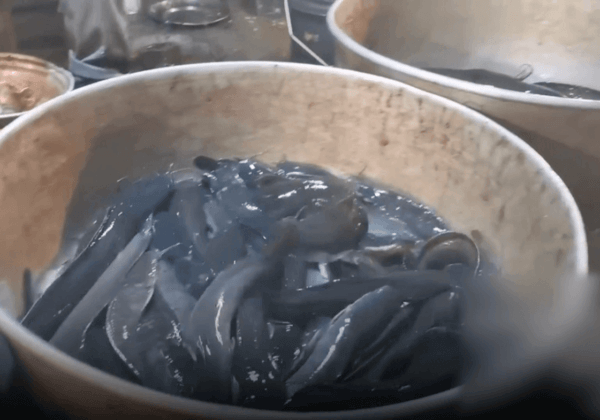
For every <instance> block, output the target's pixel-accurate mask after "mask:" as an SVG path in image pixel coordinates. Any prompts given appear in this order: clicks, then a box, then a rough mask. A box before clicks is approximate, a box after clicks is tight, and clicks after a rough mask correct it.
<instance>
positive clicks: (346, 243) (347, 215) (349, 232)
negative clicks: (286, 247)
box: [279, 195, 368, 253]
mask: <svg viewBox="0 0 600 420" xmlns="http://www.w3.org/2000/svg"><path fill="white" fill-rule="evenodd" d="M279 223H280V224H287V225H289V226H293V227H294V228H295V229H296V230H297V231H298V242H299V243H298V248H299V249H300V250H311V251H327V252H330V253H336V252H341V251H344V250H347V249H351V248H353V247H356V246H357V245H358V243H359V242H360V240H361V239H362V237H363V236H364V235H365V234H366V232H367V229H368V222H367V215H366V212H365V210H364V209H363V207H362V206H361V205H359V202H358V200H357V199H356V197H355V196H353V195H350V196H348V197H346V198H344V199H342V200H340V201H338V202H337V203H335V204H334V205H332V206H327V207H324V208H323V209H321V211H315V212H313V213H310V214H308V215H307V216H306V217H305V218H303V219H300V220H298V219H297V218H295V217H286V218H284V219H282V220H281V221H280V222H279Z"/></svg>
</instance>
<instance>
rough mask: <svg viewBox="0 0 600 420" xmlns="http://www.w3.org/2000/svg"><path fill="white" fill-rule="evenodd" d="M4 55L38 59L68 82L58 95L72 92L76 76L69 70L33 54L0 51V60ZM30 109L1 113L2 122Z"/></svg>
mask: <svg viewBox="0 0 600 420" xmlns="http://www.w3.org/2000/svg"><path fill="white" fill-rule="evenodd" d="M4 57H14V58H16V59H17V60H30V61H31V60H35V61H38V62H39V63H40V64H44V65H45V66H46V68H47V69H48V70H49V71H50V73H53V74H54V75H55V76H58V77H59V78H62V79H64V81H66V82H67V87H66V89H65V90H64V91H63V92H61V93H59V94H58V95H57V96H62V95H64V94H65V93H68V92H71V91H72V90H73V88H74V86H75V78H74V77H73V75H72V74H71V73H70V72H69V71H68V70H65V69H63V68H61V67H58V66H57V65H55V64H53V63H51V62H49V61H46V60H43V59H41V58H38V57H34V56H31V55H25V54H16V53H5V52H0V60H1V59H3V58H4ZM40 105H41V104H40ZM38 106H39V105H38ZM35 108H37V107H35ZM35 108H34V109H35ZM30 111H31V110H29V111H22V112H13V113H12V114H0V123H1V122H3V121H4V122H6V121H10V120H14V119H15V118H17V117H20V116H21V115H23V114H25V113H26V112H30Z"/></svg>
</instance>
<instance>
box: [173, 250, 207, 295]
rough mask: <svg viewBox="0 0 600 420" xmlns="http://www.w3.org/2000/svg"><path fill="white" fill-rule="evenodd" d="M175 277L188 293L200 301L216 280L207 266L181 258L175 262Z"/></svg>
mask: <svg viewBox="0 0 600 420" xmlns="http://www.w3.org/2000/svg"><path fill="white" fill-rule="evenodd" d="M173 268H174V270H175V275H176V277H177V280H178V281H179V283H181V284H182V285H183V287H184V289H185V291H186V292H187V293H189V294H190V295H191V296H192V297H193V298H194V299H195V300H198V299H200V296H202V294H203V293H204V291H205V290H206V288H207V287H208V286H209V285H210V283H211V282H212V281H213V280H214V278H215V275H214V274H212V273H211V272H210V269H209V268H208V267H207V265H206V264H204V263H203V262H202V263H199V262H197V261H194V260H192V259H188V258H179V259H177V260H175V261H174V262H173Z"/></svg>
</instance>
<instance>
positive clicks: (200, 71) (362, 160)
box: [0, 63, 587, 414]
mask: <svg viewBox="0 0 600 420" xmlns="http://www.w3.org/2000/svg"><path fill="white" fill-rule="evenodd" d="M199 154H203V155H206V156H210V157H213V158H224V157H225V158H229V157H240V158H243V157H253V156H256V158H257V159H259V160H262V161H265V162H267V163H276V162H279V161H282V160H286V159H287V160H293V161H298V162H306V163H312V164H317V165H321V166H324V167H327V168H330V169H332V170H334V171H336V172H338V173H340V174H346V175H352V176H357V175H360V176H363V177H366V178H369V179H374V180H377V181H379V182H380V183H382V184H383V185H385V186H388V187H391V188H392V189H394V190H397V191H399V192H404V193H406V194H407V195H409V196H411V197H413V198H415V199H416V200H418V201H420V202H421V203H423V204H425V205H428V206H430V207H431V208H433V209H434V210H435V211H436V212H437V214H438V215H439V216H441V217H442V218H444V219H445V220H447V221H448V222H449V224H450V226H451V227H452V228H453V229H455V230H458V231H461V232H464V233H466V234H468V235H469V236H471V237H472V238H473V239H474V240H475V241H476V243H478V244H479V245H480V247H481V248H482V250H483V251H484V253H485V254H486V255H488V256H493V257H494V262H496V264H497V265H499V266H500V267H501V269H502V272H503V280H504V281H505V282H506V283H507V284H509V285H510V286H511V287H512V291H513V293H515V294H516V295H518V296H519V297H520V298H521V299H523V300H525V301H528V302H530V303H531V304H532V305H536V304H537V305H548V304H552V301H553V299H554V297H555V295H556V292H557V287H558V286H559V284H558V280H559V277H557V276H556V274H557V273H559V272H564V271H566V272H584V271H585V270H586V269H587V265H586V263H587V251H586V247H585V235H584V233H583V226H582V222H581V217H580V215H579V211H578V210H577V208H576V206H575V205H574V202H573V199H572V197H571V195H570V193H569V192H568V190H567V189H566V187H565V186H564V184H563V183H562V181H561V180H560V179H559V178H558V177H557V176H556V175H555V174H554V173H553V172H552V171H551V169H550V168H549V166H548V165H547V164H546V163H545V162H544V161H543V160H542V159H541V158H540V157H539V156H538V155H536V154H535V153H534V152H533V151H532V149H531V148H529V146H527V145H526V144H525V143H523V142H522V141H520V140H519V139H518V138H516V137H515V136H514V135H512V134H511V133H509V132H508V131H506V130H504V129H503V128H501V127H500V126H498V125H497V124H495V123H493V122H492V121H490V120H488V119H486V118H484V117H482V116H481V115H479V114H477V113H475V112H474V111H471V110H468V109H467V108H465V107H462V106H459V105H457V104H455V103H453V102H450V101H448V100H445V99H442V98H440V97H437V96H434V95H431V94H428V93H425V92H422V91H419V90H417V89H414V88H411V87H409V86H406V85H403V84H401V83H398V82H395V81H392V80H387V79H382V78H379V77H375V76H369V75H364V74H360V73H355V72H350V71H345V70H339V69H323V68H321V67H317V66H304V65H290V64H275V63H254V64H245V65H244V66H243V67H242V66H241V65H240V64H239V63H218V64H211V65H202V66H195V65H192V66H179V67H174V68H167V69H161V70H153V71H150V72H142V73H137V74H134V75H131V76H127V77H123V78H118V79H114V80H109V81H106V82H102V83H98V84H95V85H92V86H90V87H87V88H83V89H80V90H78V91H75V92H72V93H70V94H68V95H65V96H63V97H61V98H59V99H57V100H56V101H52V102H50V103H47V104H45V105H42V106H40V107H39V108H37V109H34V110H33V111H32V112H31V113H28V114H27V115H26V116H24V117H23V118H21V119H19V120H17V121H15V122H14V123H13V124H12V125H11V126H9V127H8V128H6V129H5V130H4V131H3V132H2V134H0V202H2V203H3V207H2V217H1V218H0V236H1V237H2V238H3V239H4V240H3V241H2V242H1V243H0V274H2V275H3V276H4V277H6V278H8V279H10V280H11V281H12V284H14V285H17V284H20V281H21V277H22V273H23V269H24V268H25V267H28V268H31V269H33V270H39V269H42V268H43V267H45V266H46V265H47V264H48V263H49V262H50V261H51V260H52V258H53V257H54V255H55V254H56V252H57V250H58V248H59V244H60V241H61V236H62V234H63V232H64V231H65V230H69V229H71V228H73V226H76V225H77V224H78V223H81V222H83V221H84V220H85V218H86V217H87V216H88V215H89V214H91V213H92V212H93V210H94V209H95V208H97V207H98V206H101V205H102V203H103V202H104V200H106V199H108V198H109V197H110V194H111V192H112V191H113V190H112V189H111V188H112V187H110V186H112V185H115V183H116V181H117V180H119V179H122V178H124V177H130V178H133V177H137V176H141V175H145V174H149V173H153V172H154V171H160V170H166V169H169V168H170V169H178V168H182V167H189V166H191V165H192V161H193V159H194V158H195V157H196V156H197V155H199ZM67 215H68V216H69V217H68V219H69V224H66V223H65V220H66V217H67ZM15 287H18V286H15ZM0 315H1V314H0ZM0 321H2V318H0ZM0 324H2V323H0ZM1 326H2V328H3V329H5V332H6V334H7V335H8V336H9V338H10V339H11V342H12V343H13V344H14V346H15V348H16V349H17V351H18V352H19V356H20V357H22V358H23V360H24V361H25V364H26V366H28V368H29V370H30V374H31V375H32V376H33V377H34V379H35V383H36V384H37V386H39V387H41V388H42V391H43V392H44V393H46V394H49V395H51V396H52V398H53V399H54V400H55V401H61V400H65V399H66V400H69V401H70V402H71V403H73V404H75V405H76V406H79V407H80V408H81V409H82V410H84V408H85V410H88V412H91V411H89V410H93V409H94V407H95V408H96V409H98V410H100V411H102V410H106V406H107V404H109V403H110V404H112V406H115V407H117V408H116V409H122V408H123V406H124V404H128V407H129V408H128V409H131V410H134V408H135V407H137V409H139V410H142V411H144V412H148V409H149V407H150V406H149V405H148V404H151V405H152V404H155V405H153V406H152V407H154V408H157V407H158V406H157V405H160V406H161V408H160V409H161V410H167V411H170V410H172V409H173V408H172V407H174V404H175V402H174V401H176V400H170V399H168V398H167V399H162V400H161V399H160V398H157V397H156V396H155V393H154V394H152V393H150V392H149V391H148V392H146V391H144V392H145V393H142V391H140V390H139V389H138V388H137V387H135V386H133V385H131V387H129V385H124V384H123V383H122V382H121V381H116V379H115V380H114V381H116V382H111V381H113V379H108V378H107V375H103V374H100V373H93V374H92V373H91V371H92V370H93V369H91V368H90V369H89V370H86V369H83V368H81V366H79V364H77V363H75V362H74V361H72V362H71V361H67V360H66V358H62V356H59V355H57V352H56V351H51V349H49V346H47V345H44V344H43V343H42V342H41V341H40V342H39V345H36V346H34V345H32V343H33V342H34V341H31V340H34V339H33V338H31V337H29V336H27V337H25V336H24V334H23V333H22V332H20V331H19V330H18V329H17V328H16V327H15V326H14V325H13V326H9V327H7V326H6V325H1ZM57 370H58V371H61V375H59V376H56V374H55V373H56V371H57ZM66 379H68V380H66ZM82 384H84V385H82ZM82 389H85V392H86V393H87V392H93V393H94V395H95V398H94V399H90V398H76V396H77V395H79V396H81V395H82V392H83V391H82ZM124 390H126V391H127V395H128V396H124V395H125V394H123V392H125V391H124ZM132 395H133V396H135V398H134V399H135V400H136V403H135V404H134V403H131V404H130V402H131V401H130V399H131V396H132ZM164 398H166V397H164ZM75 400H76V401H75ZM125 401H129V402H127V403H125ZM177 401H179V402H177V404H176V405H177V406H178V407H180V408H181V407H188V408H190V409H192V408H195V409H201V408H202V409H204V410H208V408H207V406H203V405H201V403H199V402H190V403H189V404H188V405H186V404H183V403H181V401H180V400H177ZM190 404H191V405H190ZM194 404H196V405H194ZM82 407H84V408H82ZM169 407H171V408H169ZM182 409H183V408H182ZM186 409H187V408H186ZM211 410H215V411H212V413H213V414H214V413H217V412H218V409H214V408H213V409H211ZM100 411H99V412H100ZM83 412H85V411H83Z"/></svg>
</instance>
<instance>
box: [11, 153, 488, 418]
mask: <svg viewBox="0 0 600 420" xmlns="http://www.w3.org/2000/svg"><path fill="white" fill-rule="evenodd" d="M101 210H102V211H101V213H100V215H99V217H97V218H94V219H93V220H91V221H90V223H89V224H88V225H87V226H86V227H85V228H84V229H82V231H81V232H80V233H79V234H78V235H75V236H71V237H69V238H65V239H63V244H62V247H63V251H64V252H67V253H69V255H70V257H69V258H68V260H67V261H66V262H65V261H62V262H61V263H60V264H57V265H55V266H53V267H50V268H48V270H47V271H46V272H45V274H44V275H45V277H46V278H48V276H50V277H51V279H50V280H51V282H50V285H49V287H48V288H47V289H46V290H45V291H44V293H43V294H42V295H41V296H40V297H39V298H38V299H37V300H35V301H34V302H33V303H32V306H31V307H30V309H29V310H28V312H27V313H26V315H25V316H24V317H23V319H22V321H21V322H22V324H23V325H24V326H25V327H27V328H28V329H30V330H31V331H32V332H34V333H35V334H37V335H39V336H40V337H42V338H43V339H44V340H47V341H48V342H49V343H51V344H52V345H53V346H55V347H56V348H58V349H60V350H62V351H64V352H66V353H67V354H69V355H71V356H72V357H74V358H77V359H78V360H80V361H83V362H85V363H87V364H89V365H92V366H94V367H96V368H98V369H101V370H103V371H105V372H107V373H109V374H113V375H116V376H118V377H120V378H123V379H126V380H128V381H131V382H134V383H137V384H139V385H142V386H145V387H148V388H151V389H153V390H157V391H161V392H165V393H169V394H173V395H178V396H183V397H187V398H193V399H197V400H202V401H209V402H216V403H221V404H231V405H238V406H243V407H251V408H260V409H269V410H296V411H315V410H319V411H322V410H340V409H354V408H366V407H375V406H380V405H385V404H391V403H397V402H402V401H407V400H410V399H414V398H419V397H422V396H426V395H430V394H432V393H437V392H440V391H444V390H447V389H449V388H451V387H453V386H455V385H457V381H458V380H459V379H458V378H459V375H460V369H461V348H462V347H461V343H462V341H461V325H462V324H463V310H462V305H461V302H462V301H461V299H462V297H463V295H464V293H463V290H464V289H463V283H464V281H465V280H467V279H471V278H474V277H475V276H477V275H478V273H479V271H478V267H479V264H480V260H479V259H480V257H479V251H478V249H477V247H476V246H475V244H474V243H473V242H472V241H471V240H470V239H469V238H468V237H467V236H466V235H463V234H461V233H458V232H453V231H451V230H450V229H449V228H448V227H447V226H446V224H445V223H444V222H443V221H442V220H441V219H440V218H439V217H437V216H436V215H435V214H434V213H433V212H432V211H431V210H430V209H428V208H427V207H425V206H423V205H421V204H419V203H416V202H415V201H413V200H411V199H409V198H407V197H405V196H403V195H399V194H397V193H394V192H391V191H388V190H384V189H381V188H378V187H376V186H374V185H371V184H369V183H367V182H365V181H359V180H356V179H351V178H344V177H338V176H335V175H333V174H332V173H331V172H329V171H327V170H325V169H322V168H319V167H316V166H312V165H307V164H298V163H294V162H283V163H280V164H278V165H273V166H269V165H266V164H263V163H260V162H258V161H255V160H251V159H245V160H242V159H220V160H215V159H211V158H208V157H204V156H199V157H197V158H195V159H194V165H193V167H192V168H190V169H188V170H180V171H171V172H165V173H160V174H154V175H151V176H147V177H143V178H140V179H136V180H122V181H120V182H119V185H118V188H117V193H116V195H115V196H114V197H111V204H110V205H109V206H108V207H107V208H105V209H101ZM64 252H63V253H64ZM26 273H27V275H28V276H31V273H29V272H26ZM29 280H31V279H29Z"/></svg>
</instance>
